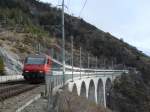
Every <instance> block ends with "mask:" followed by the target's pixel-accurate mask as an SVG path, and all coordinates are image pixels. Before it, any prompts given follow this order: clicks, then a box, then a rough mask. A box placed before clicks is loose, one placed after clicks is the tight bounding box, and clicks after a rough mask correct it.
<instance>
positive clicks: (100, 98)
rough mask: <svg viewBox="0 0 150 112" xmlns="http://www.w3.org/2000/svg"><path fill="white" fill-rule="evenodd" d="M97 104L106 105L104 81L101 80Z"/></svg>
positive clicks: (98, 86)
mask: <svg viewBox="0 0 150 112" xmlns="http://www.w3.org/2000/svg"><path fill="white" fill-rule="evenodd" d="M97 103H98V104H102V105H103V104H104V85H103V81H102V79H99V80H98V84H97Z"/></svg>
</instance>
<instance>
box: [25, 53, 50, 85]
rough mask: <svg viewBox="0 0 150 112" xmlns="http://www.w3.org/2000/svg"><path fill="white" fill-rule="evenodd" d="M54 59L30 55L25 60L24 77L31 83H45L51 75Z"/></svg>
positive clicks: (46, 56)
mask: <svg viewBox="0 0 150 112" xmlns="http://www.w3.org/2000/svg"><path fill="white" fill-rule="evenodd" d="M51 69H52V58H51V57H50V56H48V55H29V56H27V57H26V58H25V60H24V66H23V71H22V75H23V77H24V79H25V80H26V81H29V82H43V81H44V78H45V75H48V74H50V73H51Z"/></svg>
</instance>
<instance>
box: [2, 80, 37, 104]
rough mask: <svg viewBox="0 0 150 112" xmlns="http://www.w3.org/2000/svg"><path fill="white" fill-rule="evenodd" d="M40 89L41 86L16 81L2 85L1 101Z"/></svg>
mask: <svg viewBox="0 0 150 112" xmlns="http://www.w3.org/2000/svg"><path fill="white" fill-rule="evenodd" d="M36 87H39V84H29V83H27V82H25V81H16V82H15V81H14V82H8V83H1V84H0V101H4V100H5V99H7V98H10V97H13V96H17V95H18V94H21V93H24V92H26V91H29V90H32V89H34V88H36Z"/></svg>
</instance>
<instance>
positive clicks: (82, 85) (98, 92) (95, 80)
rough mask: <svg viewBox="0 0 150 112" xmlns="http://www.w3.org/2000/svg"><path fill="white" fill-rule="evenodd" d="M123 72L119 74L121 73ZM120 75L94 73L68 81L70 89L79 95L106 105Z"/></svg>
mask: <svg viewBox="0 0 150 112" xmlns="http://www.w3.org/2000/svg"><path fill="white" fill-rule="evenodd" d="M121 74H122V73H120V74H118V75H121ZM118 75H112V74H108V75H93V76H91V75H90V76H84V77H82V78H79V77H77V78H74V80H73V81H67V84H68V89H69V91H71V92H73V93H76V94H77V95H79V96H83V97H86V98H88V99H89V100H90V101H93V102H96V103H97V104H102V105H104V106H105V107H106V106H108V103H109V93H110V89H111V85H112V82H113V80H114V79H115V78H116V76H118Z"/></svg>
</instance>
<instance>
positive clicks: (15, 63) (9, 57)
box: [0, 47, 23, 75]
mask: <svg viewBox="0 0 150 112" xmlns="http://www.w3.org/2000/svg"><path fill="white" fill-rule="evenodd" d="M0 56H1V57H2V58H3V60H4V64H5V74H6V75H21V71H22V66H23V65H22V63H21V62H20V58H19V56H18V55H17V54H15V53H13V52H11V51H9V50H8V49H7V50H6V49H5V48H4V47H0Z"/></svg>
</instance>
